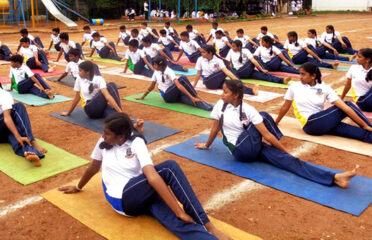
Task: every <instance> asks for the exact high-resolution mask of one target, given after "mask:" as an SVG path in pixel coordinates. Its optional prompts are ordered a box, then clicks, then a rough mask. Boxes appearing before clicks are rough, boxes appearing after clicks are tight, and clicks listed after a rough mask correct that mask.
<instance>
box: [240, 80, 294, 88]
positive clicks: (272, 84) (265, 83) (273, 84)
mask: <svg viewBox="0 0 372 240" xmlns="http://www.w3.org/2000/svg"><path fill="white" fill-rule="evenodd" d="M241 80H242V82H243V83H250V84H258V85H260V86H265V87H274V88H288V87H289V85H290V84H291V83H292V82H294V81H289V84H283V83H274V82H268V81H263V80H256V79H241Z"/></svg>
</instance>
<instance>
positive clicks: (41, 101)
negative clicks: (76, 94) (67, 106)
mask: <svg viewBox="0 0 372 240" xmlns="http://www.w3.org/2000/svg"><path fill="white" fill-rule="evenodd" d="M10 94H11V95H12V97H13V98H14V99H15V100H17V101H19V102H22V103H24V104H27V105H31V106H44V105H48V104H53V103H61V102H67V101H70V100H72V98H69V97H65V96H62V95H54V99H46V98H42V97H38V96H35V95H33V94H30V93H26V94H19V93H18V92H17V91H11V92H10Z"/></svg>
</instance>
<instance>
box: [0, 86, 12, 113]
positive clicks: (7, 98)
mask: <svg viewBox="0 0 372 240" xmlns="http://www.w3.org/2000/svg"><path fill="white" fill-rule="evenodd" d="M0 91H4V94H1V95H2V99H1V104H0V105H1V108H2V110H3V111H6V110H10V109H12V107H13V104H14V101H13V98H12V95H10V93H8V92H5V90H0Z"/></svg>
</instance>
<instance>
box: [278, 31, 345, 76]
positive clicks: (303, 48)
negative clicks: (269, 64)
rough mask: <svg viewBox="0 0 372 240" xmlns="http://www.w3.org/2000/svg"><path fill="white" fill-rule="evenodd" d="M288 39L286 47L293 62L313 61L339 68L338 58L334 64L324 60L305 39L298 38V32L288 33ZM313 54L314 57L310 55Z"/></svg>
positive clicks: (317, 63) (324, 66)
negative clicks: (309, 46)
mask: <svg viewBox="0 0 372 240" xmlns="http://www.w3.org/2000/svg"><path fill="white" fill-rule="evenodd" d="M287 36H288V39H287V40H286V41H285V43H284V49H285V50H286V51H287V53H288V54H289V56H290V57H291V59H292V61H293V63H295V64H303V63H305V62H313V63H315V64H316V65H318V66H319V67H323V68H332V69H337V67H338V65H339V62H338V61H337V60H336V61H335V62H334V63H333V64H330V63H326V62H323V60H322V59H320V57H319V56H318V55H317V54H316V53H315V52H313V51H312V50H311V49H310V48H308V46H307V45H306V43H305V42H304V41H302V40H301V39H298V35H297V32H295V31H291V32H289V33H288V34H287ZM308 55H311V56H312V57H309V56H308Z"/></svg>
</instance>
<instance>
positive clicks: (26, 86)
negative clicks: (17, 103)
mask: <svg viewBox="0 0 372 240" xmlns="http://www.w3.org/2000/svg"><path fill="white" fill-rule="evenodd" d="M9 77H10V78H11V81H12V84H11V90H13V89H14V90H16V91H17V92H18V93H20V94H25V93H30V94H33V95H35V96H39V97H42V98H47V99H53V98H54V94H53V93H52V90H51V88H50V87H49V85H48V84H47V83H46V81H45V80H44V79H43V78H42V77H41V76H40V75H39V74H37V73H36V74H34V73H33V72H32V71H31V69H30V68H29V67H27V66H26V65H25V64H23V57H22V56H21V55H14V56H12V57H11V58H10V72H9Z"/></svg>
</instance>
